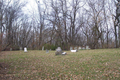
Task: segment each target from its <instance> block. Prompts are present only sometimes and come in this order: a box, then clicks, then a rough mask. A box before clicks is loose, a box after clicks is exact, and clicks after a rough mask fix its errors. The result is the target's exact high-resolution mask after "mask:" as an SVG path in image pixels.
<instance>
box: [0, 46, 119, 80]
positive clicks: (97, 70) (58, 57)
mask: <svg viewBox="0 0 120 80" xmlns="http://www.w3.org/2000/svg"><path fill="white" fill-rule="evenodd" d="M78 49H82V47H81V48H79V47H78ZM71 50H73V49H71ZM66 54H67V55H66ZM63 55H65V56H63ZM119 55H120V49H96V50H90V49H89V50H78V52H71V51H70V50H69V51H63V50H62V49H61V47H58V48H57V49H56V50H51V51H50V50H47V49H46V50H27V47H25V48H24V50H19V51H3V52H1V54H0V80H6V79H8V80H10V79H13V80H18V79H20V80H27V79H30V80H33V79H34V80H37V79H38V80H45V79H46V80H48V79H50V80H57V79H61V80H69V79H73V80H79V79H81V80H87V79H90V80H99V79H102V80H106V79H109V80H119V79H120V74H119V73H120V70H119V68H120V63H119V59H120V56H119ZM4 62H5V63H4ZM3 63H4V64H3ZM8 74H9V75H8Z"/></svg>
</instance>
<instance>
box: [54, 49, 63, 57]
mask: <svg viewBox="0 0 120 80" xmlns="http://www.w3.org/2000/svg"><path fill="white" fill-rule="evenodd" d="M62 53H63V52H62V49H61V47H58V48H57V49H56V52H55V55H61V54H62Z"/></svg>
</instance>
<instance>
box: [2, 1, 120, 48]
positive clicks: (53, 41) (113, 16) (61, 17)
mask: <svg viewBox="0 0 120 80" xmlns="http://www.w3.org/2000/svg"><path fill="white" fill-rule="evenodd" d="M34 1H35V4H34V5H35V6H32V7H33V10H32V11H31V13H29V12H27V11H25V10H23V9H24V8H27V7H26V5H27V2H22V1H20V0H1V1H0V49H1V50H9V49H10V48H13V49H15V50H18V49H19V47H22V48H24V47H27V48H29V49H41V48H42V46H46V45H48V46H49V48H50V47H52V48H54V49H55V47H57V46H60V47H62V48H63V49H65V50H68V49H69V48H70V46H86V45H87V46H89V47H90V48H91V49H97V48H114V47H116V48H118V47H119V46H120V44H119V43H120V41H119V40H120V28H119V19H118V17H119V13H117V10H118V9H119V7H118V5H117V4H119V3H118V2H117V1H116V0H40V1H37V0H34ZM34 9H37V10H34ZM26 13H27V14H26ZM46 47H47V46H46Z"/></svg>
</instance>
